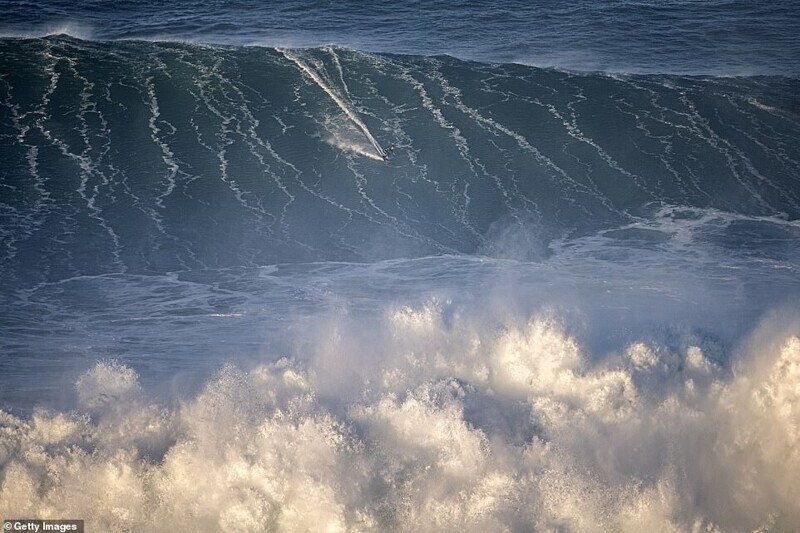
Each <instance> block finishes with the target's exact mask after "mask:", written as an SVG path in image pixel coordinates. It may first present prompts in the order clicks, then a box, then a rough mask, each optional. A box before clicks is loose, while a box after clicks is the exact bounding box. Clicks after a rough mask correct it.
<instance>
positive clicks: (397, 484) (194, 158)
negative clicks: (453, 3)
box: [0, 35, 800, 532]
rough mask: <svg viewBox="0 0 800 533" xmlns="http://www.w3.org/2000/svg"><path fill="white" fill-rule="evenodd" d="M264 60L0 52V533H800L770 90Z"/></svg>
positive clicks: (783, 142)
mask: <svg viewBox="0 0 800 533" xmlns="http://www.w3.org/2000/svg"><path fill="white" fill-rule="evenodd" d="M116 37H120V36H116ZM122 37H125V36H122ZM285 44H286V43H282V44H281V46H266V45H259V46H245V45H243V44H241V43H238V44H235V45H234V44H208V43H199V42H195V43H190V42H176V41H175V40H174V39H173V40H171V41H170V40H86V39H79V38H77V37H71V36H67V35H50V36H30V35H14V36H9V37H4V38H0V159H1V160H2V163H1V164H0V311H1V312H0V517H2V518H12V517H36V518H67V517H69V518H80V519H84V520H85V521H86V529H87V531H165V532H166V531H184V530H186V531H188V530H196V531H319V530H325V531H453V530H463V531H676V532H677V531H719V532H723V531H725V532H727V531H794V530H799V529H800V508H798V506H797V501H798V500H800V482H798V480H800V307H799V306H798V301H800V142H798V140H800V107H799V106H798V102H800V84H798V78H797V77H796V74H792V73H791V72H789V73H774V72H771V73H768V74H761V75H749V76H717V75H686V74H681V73H674V72H673V73H663V72H662V73H653V72H649V73H646V74H644V73H639V74H636V73H630V72H628V73H621V72H597V71H576V70H573V69H559V68H541V67H537V66H532V65H530V64H528V65H526V64H520V63H519V62H518V63H509V62H491V61H483V60H481V61H476V60H474V58H472V59H468V58H456V57H452V56H447V55H433V54H428V55H424V54H414V53H406V54H399V53H384V52H376V51H365V50H364V49H356V48H354V47H345V46H335V45H324V46H310V47H292V46H286V45H285ZM364 48H367V47H364ZM390 144H393V145H394V146H395V147H396V149H395V152H394V154H393V156H392V157H391V159H390V160H389V161H388V162H387V161H384V160H383V158H384V156H385V152H384V147H386V146H388V145H390Z"/></svg>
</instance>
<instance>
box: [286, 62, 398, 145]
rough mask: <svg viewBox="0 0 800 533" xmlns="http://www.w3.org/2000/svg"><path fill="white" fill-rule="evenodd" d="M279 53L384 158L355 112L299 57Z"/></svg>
mask: <svg viewBox="0 0 800 533" xmlns="http://www.w3.org/2000/svg"><path fill="white" fill-rule="evenodd" d="M281 53H282V54H283V55H284V56H285V57H286V59H288V60H290V61H292V62H293V63H294V64H295V65H297V66H298V67H299V68H300V70H302V71H303V72H304V73H305V74H306V75H307V76H308V77H309V78H311V79H312V80H313V81H314V83H316V84H317V85H319V87H320V89H322V90H323V91H325V92H326V93H328V96H330V97H331V100H333V101H334V102H336V105H338V106H339V108H340V109H341V110H342V111H344V114H345V115H347V118H349V119H350V121H351V122H352V123H353V124H355V125H356V127H358V129H359V130H361V133H363V134H364V137H366V138H367V140H368V141H369V142H370V144H371V145H372V147H373V148H374V149H375V151H376V152H377V153H378V155H379V156H380V157H381V159H383V158H385V157H386V152H384V151H383V148H382V147H381V145H380V143H379V142H378V141H377V140H375V137H373V136H372V133H370V131H369V128H367V125H366V124H364V123H363V122H362V121H361V119H360V118H358V115H357V114H356V113H355V111H353V110H352V109H350V107H349V106H348V105H347V103H346V102H345V101H344V100H342V98H341V97H339V95H337V94H336V92H334V90H333V89H331V88H330V87H328V86H327V85H325V82H324V81H322V78H320V76H319V75H318V74H317V73H316V72H314V71H313V70H312V69H311V68H309V67H308V65H306V64H305V63H303V61H302V60H301V59H300V58H299V57H297V56H295V55H293V54H292V53H291V52H289V51H288V50H281Z"/></svg>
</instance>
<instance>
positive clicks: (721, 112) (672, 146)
mask: <svg viewBox="0 0 800 533" xmlns="http://www.w3.org/2000/svg"><path fill="white" fill-rule="evenodd" d="M2 46H3V53H2V65H1V66H0V68H1V69H2V72H3V73H4V74H3V77H2V82H1V83H2V92H3V98H4V100H3V103H4V105H3V107H2V113H3V115H2V123H3V127H4V131H3V135H4V139H6V140H7V141H6V142H5V143H4V153H3V156H4V161H5V164H4V166H3V169H2V172H3V175H2V183H3V185H4V193H3V200H4V202H3V203H4V210H3V213H2V217H3V218H2V225H3V228H4V238H3V249H2V253H3V255H2V257H3V259H2V265H3V266H2V271H3V275H4V277H5V278H8V277H13V278H15V279H17V280H21V281H25V282H39V281H55V280H59V279H63V278H65V277H72V276H76V275H92V274H100V273H112V272H129V273H159V272H160V273H163V272H168V271H175V270H185V269H197V268H219V267H231V266H243V265H246V266H256V265H264V264H274V263H286V262H295V261H320V260H340V261H364V260H373V259H386V258H392V257H414V256H422V255H428V254H441V253H467V254H471V253H475V252H476V251H481V252H487V253H490V254H491V251H492V246H493V244H494V243H492V242H490V241H491V236H492V234H493V232H496V231H500V230H504V229H505V227H506V226H507V227H513V226H525V227H526V228H528V229H530V230H531V231H532V232H533V231H534V230H535V233H536V234H537V238H538V239H539V240H540V247H541V248H543V247H544V246H546V244H547V243H548V242H549V241H551V240H552V239H556V238H563V237H567V236H576V235H586V234H593V233H596V232H597V231H600V230H602V229H608V228H611V227H614V226H621V225H624V224H631V223H634V222H637V221H641V220H643V219H646V218H647V217H648V216H650V215H651V214H652V212H653V206H656V207H660V206H663V205H676V206H684V207H692V208H703V209H717V210H720V211H724V212H727V213H733V214H736V215H745V216H774V215H779V216H781V217H783V218H785V219H788V220H796V219H797V218H798V216H799V215H800V180H799V179H798V168H799V167H798V161H800V153H798V151H799V150H800V148H799V147H798V145H797V143H796V142H795V141H796V139H797V138H798V127H799V126H798V122H797V112H798V108H797V102H798V101H800V95H799V94H798V93H799V92H800V91H798V84H797V82H796V80H795V79H792V78H735V79H720V78H707V79H701V78H675V77H664V76H659V77H640V76H626V77H609V76H600V75H577V74H568V73H565V72H559V71H552V70H541V69H536V68H529V67H521V66H489V65H482V64H476V63H465V62H461V61H457V60H454V59H449V58H413V57H411V58H410V57H395V56H391V57H390V56H375V55H369V54H364V53H360V52H355V51H350V50H341V49H333V48H328V49H319V50H309V51H305V52H303V53H302V58H301V59H298V61H299V62H295V61H293V60H292V59H290V57H294V56H288V57H287V56H286V55H285V54H284V53H282V52H280V51H277V50H272V49H262V48H233V49H231V48H214V47H199V46H187V45H169V44H147V43H127V44H123V43H114V44H92V43H86V42H78V41H73V40H69V39H47V40H22V41H16V40H12V41H8V40H7V41H3V42H2ZM301 66H302V68H301ZM345 72H346V73H347V74H346V76H345V74H344V73H345ZM310 74H311V75H310ZM312 75H313V77H312ZM337 100H338V103H337ZM345 102H346V103H345ZM340 104H341V105H340ZM345 106H347V107H345ZM349 106H352V109H350V107H349ZM358 117H361V118H363V123H360V124H359V123H357V122H355V121H359V122H360V120H361V119H359V118H358ZM371 131H373V132H374V135H375V137H377V138H378V139H380V142H381V143H382V144H383V145H384V146H386V145H388V144H389V143H394V144H395V145H397V146H398V150H397V153H396V155H395V157H394V158H393V159H392V160H391V164H389V165H386V164H383V163H382V162H381V161H380V157H379V156H380V155H381V154H380V153H379V150H380V146H377V145H375V144H373V143H372V142H370V140H369V138H368V137H367V136H371V134H370V132H371ZM373 141H374V139H373ZM375 159H378V161H376V160H375ZM500 226H504V227H502V228H501V227H500ZM34 266H36V267H43V268H34Z"/></svg>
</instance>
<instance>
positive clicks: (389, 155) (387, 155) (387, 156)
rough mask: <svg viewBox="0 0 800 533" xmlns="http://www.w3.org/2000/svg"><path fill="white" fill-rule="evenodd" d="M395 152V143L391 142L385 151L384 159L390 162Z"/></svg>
mask: <svg viewBox="0 0 800 533" xmlns="http://www.w3.org/2000/svg"><path fill="white" fill-rule="evenodd" d="M393 153H394V144H390V145H389V146H387V147H386V149H385V150H384V151H383V160H384V161H386V162H388V161H389V160H390V159H391V158H392V154H393Z"/></svg>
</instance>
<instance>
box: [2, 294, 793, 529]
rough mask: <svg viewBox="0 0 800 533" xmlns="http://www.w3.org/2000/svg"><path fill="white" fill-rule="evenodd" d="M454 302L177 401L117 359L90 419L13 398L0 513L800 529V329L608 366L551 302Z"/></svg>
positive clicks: (160, 520) (103, 367)
mask: <svg viewBox="0 0 800 533" xmlns="http://www.w3.org/2000/svg"><path fill="white" fill-rule="evenodd" d="M449 305H450V304H448V303H447V302H443V301H438V300H433V301H431V302H429V303H427V304H424V305H422V306H421V307H419V308H414V307H407V306H401V307H398V308H397V309H395V310H392V311H389V312H388V313H387V315H386V318H385V320H383V321H382V325H380V326H379V330H380V331H377V332H371V333H370V335H369V336H368V337H358V334H355V335H356V338H350V339H343V338H342V336H343V335H351V333H349V332H352V331H356V330H355V329H353V328H352V327H351V325H349V324H346V323H345V322H346V321H347V320H348V319H347V318H346V317H345V318H342V317H339V318H337V319H335V320H332V321H330V322H329V323H328V324H329V329H325V328H323V330H322V331H321V333H320V335H319V337H318V339H317V340H315V341H314V344H312V345H308V344H304V346H306V347H307V349H308V354H307V355H308V358H305V359H301V358H285V357H284V358H281V359H279V360H278V361H276V362H272V363H267V364H260V365H257V366H255V367H254V368H252V369H249V370H245V369H241V368H237V367H234V366H226V367H224V368H223V369H222V370H221V371H220V372H219V373H218V374H217V376H216V377H215V378H214V379H212V380H211V381H209V382H208V383H207V384H206V386H205V388H204V389H203V390H202V391H201V392H200V393H199V394H197V395H195V396H193V397H187V398H185V399H184V400H182V401H181V402H180V404H179V405H177V406H168V405H159V404H157V403H154V402H153V400H152V399H151V398H150V397H149V396H148V395H147V394H146V392H145V391H143V389H142V387H141V386H140V385H139V383H138V380H137V377H136V373H135V372H134V371H133V370H132V369H130V368H128V367H126V366H124V365H121V364H119V363H113V362H99V363H97V364H96V365H95V366H94V367H92V368H90V369H89V370H87V371H86V373H85V374H84V375H83V376H82V377H81V378H80V379H79V380H78V383H77V392H78V400H79V403H78V411H76V412H74V413H58V412H41V411H40V412H36V413H35V414H34V415H33V416H32V417H31V418H30V419H28V420H24V419H20V418H17V417H15V416H12V415H11V414H8V413H1V412H0V472H2V485H0V515H2V516H12V515H14V516H23V515H25V516H38V517H57V516H62V517H63V516H80V517H82V518H85V519H86V520H87V527H89V526H90V527H91V528H92V529H94V530H103V531H119V530H131V529H134V530H155V531H175V530H186V529H200V530H217V529H227V530H235V531H263V530H270V529H277V530H287V531H289V530H309V529H310V530H325V531H345V530H354V531H374V530H403V531H441V530H464V531H478V530H487V529H488V530H506V529H514V528H529V529H534V530H552V529H567V530H574V531H596V530H620V531H642V530H663V531H690V530H704V531H729V530H738V529H747V530H755V529H758V528H766V529H775V530H792V529H796V528H797V527H798V526H800V511H798V509H797V506H796V502H797V498H798V497H800V487H798V485H797V482H796V480H797V479H800V453H798V449H800V429H798V428H799V425H798V420H800V410H799V409H800V407H798V406H800V393H798V391H800V337H798V336H797V334H796V333H797V329H796V328H790V330H791V331H790V332H789V333H786V331H783V332H777V331H772V332H770V333H769V334H766V335H761V336H760V337H758V336H756V339H757V340H756V341H754V342H753V343H751V345H750V346H749V347H748V348H746V352H743V353H742V355H741V357H739V359H738V360H739V361H740V362H739V363H738V364H737V365H735V367H734V368H732V369H731V368H728V369H723V368H721V367H720V366H719V365H717V364H716V363H714V362H712V361H710V360H709V359H708V357H707V356H706V355H705V354H704V353H703V348H702V347H700V346H696V345H690V346H687V347H686V348H684V349H680V350H678V351H675V350H674V349H671V348H669V347H666V346H660V345H653V344H651V343H648V342H645V341H640V342H634V343H632V344H630V345H629V346H627V347H626V348H625V349H624V350H622V352H621V353H619V354H618V355H616V356H614V357H611V358H610V359H609V358H606V359H604V362H603V363H602V364H601V363H598V362H595V361H597V358H596V356H594V355H593V354H588V353H586V351H585V348H584V347H583V346H582V345H581V343H580V342H579V341H578V340H577V339H576V338H575V337H573V336H572V335H571V334H570V333H569V332H568V329H569V328H568V327H567V326H566V325H565V323H564V321H563V320H562V319H561V318H559V317H558V316H557V315H554V314H552V313H545V314H540V315H536V316H533V317H530V318H529V319H521V317H509V318H508V320H507V321H506V323H505V324H504V325H500V326H498V327H495V326H492V327H489V326H486V325H485V324H481V323H480V322H479V321H478V322H476V321H473V320H470V319H467V318H465V317H464V316H463V315H461V314H460V313H458V312H453V310H452V309H448V306H449ZM326 331H327V333H326ZM792 332H794V333H792ZM330 335H333V337H330ZM367 338H369V339H373V340H374V342H375V343H376V344H369V343H368V342H367V341H366V339H367ZM376 339H377V340H376ZM354 347H358V348H354ZM340 349H341V350H354V349H357V350H361V351H362V352H364V353H363V354H356V353H352V352H349V353H341V354H334V355H333V356H340V357H341V358H342V360H345V359H353V358H355V359H357V358H358V357H361V355H363V356H364V358H365V360H372V361H373V363H374V364H372V365H369V364H367V365H363V366H356V367H355V368H351V371H352V375H353V376H356V378H357V379H351V380H347V381H340V382H338V383H337V384H331V382H330V381H327V382H326V381H325V380H326V379H328V378H326V377H325V376H323V375H322V374H321V372H320V370H321V368H322V367H321V366H320V364H321V360H320V358H321V357H323V354H328V355H327V356H326V357H331V356H332V355H331V352H332V351H333V352H336V351H338V350H340ZM651 377H655V378H657V379H655V380H651V379H649V378H651ZM337 392H338V393H340V394H341V396H343V397H348V398H352V400H349V401H348V404H347V405H346V406H344V407H341V406H340V405H339V404H338V403H337V402H336V401H335V400H334V399H331V400H329V399H327V398H329V397H331V398H332V396H331V393H333V394H335V393H337ZM84 413H85V414H84Z"/></svg>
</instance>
